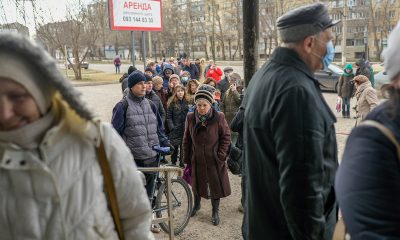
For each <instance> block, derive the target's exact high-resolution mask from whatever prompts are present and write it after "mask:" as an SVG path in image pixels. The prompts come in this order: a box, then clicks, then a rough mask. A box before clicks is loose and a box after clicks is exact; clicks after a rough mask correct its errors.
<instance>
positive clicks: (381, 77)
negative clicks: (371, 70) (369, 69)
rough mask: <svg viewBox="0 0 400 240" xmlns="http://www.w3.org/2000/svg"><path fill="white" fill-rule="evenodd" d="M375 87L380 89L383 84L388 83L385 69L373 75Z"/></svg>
mask: <svg viewBox="0 0 400 240" xmlns="http://www.w3.org/2000/svg"><path fill="white" fill-rule="evenodd" d="M374 79H375V89H376V90H378V91H380V90H381V88H382V87H383V85H385V84H388V83H390V79H389V77H388V75H387V73H386V72H385V70H383V71H381V72H379V73H377V74H375V75H374Z"/></svg>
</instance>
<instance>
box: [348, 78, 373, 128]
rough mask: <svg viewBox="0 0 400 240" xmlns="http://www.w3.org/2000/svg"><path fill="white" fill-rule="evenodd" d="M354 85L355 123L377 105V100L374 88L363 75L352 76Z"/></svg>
mask: <svg viewBox="0 0 400 240" xmlns="http://www.w3.org/2000/svg"><path fill="white" fill-rule="evenodd" d="M354 86H355V87H356V89H357V90H356V93H355V96H356V98H357V105H356V113H357V123H356V125H357V124H358V123H359V122H361V121H362V120H363V119H364V118H365V116H367V114H368V113H369V112H371V111H372V109H374V108H375V107H376V106H378V103H379V100H378V96H377V95H376V91H375V89H374V88H373V87H372V85H371V82H370V81H369V79H368V78H367V77H366V76H364V75H358V76H355V77H354Z"/></svg>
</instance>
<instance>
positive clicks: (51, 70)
mask: <svg viewBox="0 0 400 240" xmlns="http://www.w3.org/2000/svg"><path fill="white" fill-rule="evenodd" d="M0 52H10V53H12V54H13V55H17V56H18V57H21V59H23V60H24V61H25V62H26V63H27V64H30V65H31V66H33V69H36V71H37V73H38V74H40V75H41V76H43V77H42V78H41V79H42V81H44V82H45V84H44V85H46V86H49V88H53V89H54V90H55V91H58V92H59V93H60V94H61V96H62V97H63V99H64V100H65V101H66V102H67V103H68V104H69V106H70V107H71V108H72V109H74V110H75V111H76V113H77V114H78V115H80V116H81V117H82V118H84V119H87V120H91V119H92V118H93V114H92V112H91V111H90V110H89V109H88V108H87V107H86V105H85V104H84V103H83V102H82V101H81V97H80V96H81V93H80V92H78V91H77V90H76V89H75V88H74V87H73V86H72V84H71V82H70V81H69V80H67V79H66V78H65V77H64V76H63V75H62V74H61V72H60V71H59V70H58V68H57V65H56V61H55V59H54V58H53V57H51V56H50V54H49V53H48V52H47V51H45V50H44V49H43V47H42V46H39V45H38V44H37V43H35V42H33V41H32V40H30V39H28V38H26V37H25V36H23V35H21V34H16V33H0Z"/></svg>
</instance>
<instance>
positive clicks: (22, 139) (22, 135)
mask: <svg viewBox="0 0 400 240" xmlns="http://www.w3.org/2000/svg"><path fill="white" fill-rule="evenodd" d="M53 122H54V113H53V112H52V111H49V112H48V113H47V114H46V115H44V116H43V117H42V118H40V119H38V120H36V121H34V122H32V123H29V124H27V125H25V126H22V127H20V128H18V129H14V130H11V131H0V141H1V142H11V143H14V144H16V145H18V146H20V147H21V148H24V149H34V148H37V147H38V146H39V144H40V142H41V141H42V138H43V136H44V135H45V133H46V131H47V130H48V129H49V128H50V127H51V126H52V125H53Z"/></svg>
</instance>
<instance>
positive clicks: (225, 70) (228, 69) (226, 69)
mask: <svg viewBox="0 0 400 240" xmlns="http://www.w3.org/2000/svg"><path fill="white" fill-rule="evenodd" d="M224 72H233V68H232V67H225V68H224Z"/></svg>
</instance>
